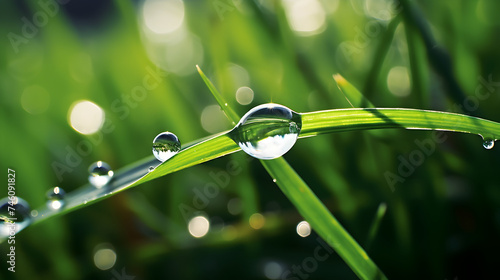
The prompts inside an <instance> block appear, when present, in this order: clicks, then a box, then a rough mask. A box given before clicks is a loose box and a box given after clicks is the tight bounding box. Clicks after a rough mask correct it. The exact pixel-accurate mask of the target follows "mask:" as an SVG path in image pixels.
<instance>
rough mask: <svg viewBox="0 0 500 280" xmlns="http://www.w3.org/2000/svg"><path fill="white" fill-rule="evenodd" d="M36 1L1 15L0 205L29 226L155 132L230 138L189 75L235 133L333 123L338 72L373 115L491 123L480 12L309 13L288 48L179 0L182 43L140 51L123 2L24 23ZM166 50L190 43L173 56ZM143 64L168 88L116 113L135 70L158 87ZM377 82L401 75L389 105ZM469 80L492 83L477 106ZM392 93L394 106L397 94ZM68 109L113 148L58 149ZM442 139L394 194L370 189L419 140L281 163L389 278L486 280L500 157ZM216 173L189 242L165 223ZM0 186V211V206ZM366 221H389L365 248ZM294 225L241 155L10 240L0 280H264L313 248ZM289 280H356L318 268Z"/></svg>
mask: <svg viewBox="0 0 500 280" xmlns="http://www.w3.org/2000/svg"><path fill="white" fill-rule="evenodd" d="M49 2H50V1H40V2H39V1H2V3H1V4H0V35H1V38H2V40H0V96H1V99H0V104H1V110H0V124H1V126H0V127H1V128H2V133H1V134H2V137H1V139H2V140H1V141H2V142H1V143H2V145H1V146H2V147H1V150H0V151H1V152H0V163H1V164H0V165H1V167H2V172H4V174H5V175H4V177H3V178H5V181H7V175H6V173H7V168H13V169H15V170H16V174H17V178H16V179H17V181H16V192H17V195H19V196H20V197H22V198H23V199H25V200H26V201H27V202H28V203H29V204H30V205H31V207H32V209H36V208H38V207H41V206H42V205H44V204H45V192H46V191H47V190H48V189H49V188H51V187H54V186H60V187H62V188H64V189H65V190H66V192H71V191H73V190H75V189H77V188H79V186H82V185H84V184H85V183H86V181H87V176H88V173H87V167H88V166H89V165H90V164H91V163H92V162H95V161H97V160H104V161H106V162H108V163H109V164H110V165H111V166H112V167H114V168H117V169H118V168H120V167H123V166H125V165H127V164H130V163H133V162H135V161H138V160H140V159H142V158H144V157H146V156H149V155H150V154H151V141H152V139H153V138H154V137H155V136H156V134H158V133H159V132H162V131H166V130H168V131H172V132H174V133H175V134H176V135H177V136H178V137H179V138H180V140H181V141H182V142H183V143H188V142H190V141H193V140H196V139H199V138H202V137H205V136H208V135H210V134H212V133H214V132H218V131H223V130H226V129H229V128H231V126H230V122H229V121H228V120H227V119H225V117H223V114H218V115H217V114H215V116H213V119H210V120H209V122H210V123H212V125H215V128H212V129H215V130H218V131H211V132H209V131H207V130H205V129H204V127H203V126H202V124H201V117H202V112H203V111H204V109H205V108H206V107H207V106H210V105H216V101H215V99H214V98H213V97H212V96H211V94H210V92H209V90H208V89H207V87H206V86H205V85H204V83H203V81H202V79H201V78H200V76H199V75H198V74H197V73H196V69H195V65H196V64H199V65H200V67H201V68H202V69H203V70H204V72H205V73H206V74H207V76H208V77H209V78H210V79H211V80H212V81H213V82H214V84H215V85H216V86H217V88H218V89H219V90H220V91H221V92H222V93H223V94H224V95H225V97H226V99H227V100H229V105H230V106H231V107H232V108H234V110H235V111H236V112H237V113H238V114H239V115H243V114H244V113H245V112H246V111H248V110H249V109H250V108H252V107H253V106H256V105H258V104H262V103H267V102H271V101H272V102H276V103H280V104H283V105H285V106H287V107H289V108H292V109H293V110H295V111H297V112H308V111H316V110H323V109H332V108H347V107H349V106H350V105H349V103H348V102H347V101H346V100H345V98H344V96H343V95H342V93H341V92H340V91H339V90H338V88H337V87H336V84H335V82H334V80H333V79H332V74H335V73H340V74H341V75H342V76H343V77H345V78H346V79H347V80H348V81H350V82H351V83H352V84H353V85H355V86H356V87H357V88H358V89H360V90H361V91H362V92H363V93H364V94H365V96H367V97H368V98H370V100H371V101H372V102H373V103H374V104H375V105H376V106H377V107H405V108H419V109H433V110H442V111H452V112H462V113H466V114H470V115H473V116H478V117H483V118H487V119H490V120H493V121H500V111H499V109H498V108H499V106H498V105H499V104H500V96H499V92H500V84H498V83H497V81H498V82H500V69H499V67H498V63H499V62H500V60H499V55H498V45H499V43H500V42H499V40H500V20H499V19H498V16H497V11H498V10H499V9H500V3H498V1H494V0H480V1H466V0H462V1H451V0H448V1H428V0H427V1H413V2H411V3H414V4H415V5H414V6H407V4H408V1H401V3H399V2H392V1H374V0H364V1H363V0H359V1H354V0H352V1H320V2H316V1H310V2H311V3H308V4H307V5H306V6H304V7H309V6H310V5H314V3H320V5H321V7H322V9H323V11H324V12H325V21H324V23H323V28H322V29H321V30H320V32H319V33H318V34H315V35H311V36H303V35H302V34H299V33H297V32H295V31H294V30H293V28H291V26H292V25H291V24H289V22H290V20H291V13H290V12H289V11H288V12H287V10H286V9H284V8H283V5H282V2H280V1H234V2H231V1H225V0H224V1H223V0H214V1H212V0H210V1H192V0H191V1H189V0H186V1H184V2H183V6H184V11H185V13H184V14H185V16H184V21H183V25H182V29H183V30H184V31H185V32H184V33H183V35H182V36H186V37H187V38H188V39H185V38H186V37H182V36H180V39H179V37H175V36H174V37H168V38H166V39H164V41H162V42H160V43H158V42H156V43H152V41H151V40H150V39H148V38H150V37H148V35H147V34H148V32H147V31H145V27H144V14H143V12H142V11H143V8H142V7H143V2H141V1H126V0H116V1H82V0H71V1H61V3H62V4H57V7H58V11H57V12H55V13H54V14H53V15H50V14H48V13H47V10H45V9H44V8H43V7H42V6H41V4H40V3H49ZM66 2H67V3H66ZM289 2H290V1H283V3H289ZM313 2H314V3H313ZM52 3H54V2H52ZM285 6H286V5H285ZM388 13H389V14H390V15H392V17H386V15H387V14H388ZM41 14H45V15H46V21H45V24H41V25H40V26H38V27H37V28H36V29H37V31H36V32H34V34H33V36H31V35H30V36H28V37H26V36H25V37H24V40H25V41H23V43H19V44H14V45H13V44H12V43H11V38H12V37H9V36H12V35H9V34H10V33H15V34H17V35H19V36H24V35H22V34H23V30H22V28H23V26H24V25H25V24H26V23H25V19H26V20H28V21H30V22H31V23H33V22H34V20H35V21H36V20H38V21H44V19H43V18H37V17H36V15H39V16H40V15H41ZM380 15H382V19H380V18H377V17H380ZM422 28H423V29H422ZM422 30H423V32H422ZM176 40H180V41H176ZM183 40H187V41H186V42H188V43H186V45H182V44H180V43H178V42H184V41H183ZM443 57H449V61H450V62H451V63H450V64H447V63H446V61H447V60H446V59H443ZM155 63H156V64H158V65H159V66H161V67H165V65H167V66H166V68H165V71H166V73H168V75H166V77H162V78H161V79H160V80H159V81H160V82H159V83H158V86H157V87H155V88H154V89H152V90H149V91H147V94H146V96H145V97H144V99H143V100H137V99H134V97H133V96H132V94H133V89H134V88H135V87H136V86H138V85H142V84H143V79H144V77H145V76H147V75H148V74H149V73H150V72H149V70H148V69H153V71H157V70H156V69H157V67H158V66H157V65H156V64H155ZM234 65H239V67H241V68H243V69H244V70H243V72H244V73H245V71H246V73H247V75H248V79H246V78H245V75H243V78H242V76H241V74H238V73H241V68H237V69H240V72H236V74H235V72H234V69H235V66H234ZM394 67H403V68H404V69H406V70H407V72H408V73H409V76H408V78H409V80H410V87H409V88H408V89H407V92H406V93H407V95H405V96H399V95H394V94H393V93H391V91H390V90H389V87H388V82H387V77H388V74H389V72H390V71H391V69H394ZM397 69H402V68H397ZM162 73H163V72H162ZM481 80H486V81H488V80H491V81H494V83H493V84H492V87H491V91H486V88H485V87H484V86H483V83H482V82H481ZM396 81H397V82H399V83H397V84H399V85H402V86H403V89H404V85H405V83H404V75H403V77H402V78H398V79H397V80H396ZM393 82H394V81H393ZM241 86H248V87H250V88H252V90H253V91H254V99H253V101H252V102H251V103H250V104H248V105H241V104H239V103H238V102H237V101H236V98H235V93H236V91H237V89H238V88H239V87H241ZM33 92H34V93H33ZM406 93H404V90H403V94H406ZM77 100H90V101H92V102H94V103H96V104H97V105H99V106H100V107H101V108H102V109H103V110H104V111H105V114H106V119H107V121H108V122H109V123H108V124H110V125H111V126H112V129H110V130H111V131H110V132H109V133H103V132H102V131H101V132H100V133H98V134H94V135H82V134H80V133H78V132H76V131H75V130H74V129H73V128H72V127H71V126H70V124H69V123H68V115H69V110H70V107H71V105H72V104H73V103H74V102H75V101H77ZM127 100H128V101H127ZM127 102H128V103H127ZM23 104H24V106H23ZM460 108H462V109H461V110H460ZM101 136H102V139H101V138H100V137H101ZM446 136H447V138H446V141H444V142H443V143H437V144H436V149H435V151H434V152H432V153H430V154H429V155H425V156H424V158H423V160H422V161H421V164H419V165H417V166H415V167H414V171H413V172H411V174H410V175H409V176H403V179H404V182H397V183H396V184H395V185H394V186H393V187H391V184H389V183H388V181H387V180H386V177H385V176H384V174H387V173H386V172H391V173H393V174H398V167H399V165H400V164H401V162H402V160H401V159H402V158H403V159H404V160H409V157H410V156H411V155H412V154H413V155H415V153H417V152H416V151H422V150H421V148H419V146H418V145H417V144H416V142H415V141H416V140H418V141H426V140H429V139H432V132H429V131H412V130H388V131H383V133H382V134H376V135H373V134H370V133H367V132H346V133H339V134H335V135H321V136H319V137H313V138H307V139H301V140H299V141H298V142H297V144H296V145H295V146H294V148H293V149H292V150H291V151H290V152H289V153H287V154H286V155H285V158H286V159H287V160H288V161H289V162H290V164H291V165H292V166H293V167H294V168H295V170H297V172H298V173H299V174H300V175H301V176H302V178H303V179H304V180H305V181H306V182H307V183H308V185H309V186H310V187H311V188H312V189H313V191H314V192H316V194H317V195H318V196H319V197H320V199H321V200H322V201H323V202H324V203H325V205H326V206H327V207H328V208H329V209H330V211H332V213H333V214H334V215H335V216H336V217H337V218H338V219H339V220H340V222H341V223H342V224H343V225H344V227H345V228H346V229H347V230H348V232H349V233H350V234H351V235H352V236H353V237H354V238H355V239H356V240H357V241H358V242H359V243H360V244H361V245H362V246H363V247H364V248H365V249H366V250H367V253H368V254H369V255H370V257H371V258H372V260H373V261H374V262H375V263H376V264H377V265H378V266H379V267H380V268H381V270H382V271H384V273H385V274H386V275H387V276H388V277H389V278H390V279H402V278H404V279H422V278H425V279H455V278H456V277H457V278H458V279H484V278H488V279H491V278H495V277H496V275H497V266H498V263H499V262H500V257H499V256H498V253H496V252H497V251H499V250H500V241H499V239H498V236H499V234H500V184H499V181H498V173H497V172H498V167H499V166H500V157H499V156H500V149H499V148H498V147H496V148H493V149H492V150H486V149H484V148H483V147H482V145H481V142H482V141H481V138H480V137H478V136H476V135H465V134H453V133H447V134H446ZM96 139H98V140H96ZM85 141H90V142H92V141H94V142H93V143H96V144H92V145H91V151H89V152H88V154H86V155H81V162H79V163H78V164H77V165H76V166H74V167H72V166H70V167H69V168H70V169H71V170H70V171H67V172H66V173H64V174H62V180H60V178H59V176H58V175H57V172H56V171H55V170H54V168H53V164H54V162H59V163H61V164H64V163H65V161H66V157H67V155H68V149H69V150H74V151H76V150H77V149H78V147H80V146H81V145H83V144H82V143H84V142H85ZM85 143H87V142H85ZM234 162H236V163H237V164H238V165H239V166H241V168H242V172H241V173H239V174H238V175H236V176H230V181H229V184H228V186H227V187H225V188H221V191H220V193H219V194H218V195H217V196H216V197H214V198H212V199H209V203H208V206H207V207H204V208H203V209H201V210H202V214H203V215H205V216H206V217H208V218H209V219H210V220H211V225H212V227H211V230H210V232H209V233H208V235H206V236H205V237H203V238H201V239H195V238H193V237H192V236H190V235H189V233H188V230H187V221H186V219H185V218H184V217H183V215H182V213H181V211H180V210H179V206H180V205H193V198H194V197H195V194H196V193H197V191H196V190H199V191H203V189H204V187H206V186H207V184H213V183H216V181H215V179H214V178H213V176H210V174H211V173H213V172H215V173H218V172H227V168H228V164H233V163H234ZM400 175H401V174H400ZM4 186H5V187H4V188H1V189H0V190H4V194H2V193H0V197H3V196H6V195H7V182H5V184H4ZM235 198H236V199H238V200H237V201H240V202H241V207H242V211H241V213H239V214H237V215H232V214H230V213H229V212H228V208H227V205H228V202H229V201H231V200H232V199H235ZM233 201H234V200H233ZM380 203H386V204H387V213H386V215H385V217H384V218H383V219H382V221H381V224H380V228H379V231H378V233H377V235H376V237H375V239H373V240H371V242H368V241H367V235H368V232H369V229H370V226H371V224H372V221H373V217H374V215H375V213H376V211H377V208H378V206H379V205H380ZM257 212H258V213H262V214H263V215H264V217H265V219H266V223H265V225H264V227H263V228H262V229H259V230H255V229H252V228H251V227H250V226H249V218H250V216H251V215H252V214H254V213H257ZM301 220H302V219H301V217H300V215H299V214H298V213H297V211H296V210H295V209H294V207H293V206H292V205H291V203H290V202H288V201H287V200H286V198H285V197H284V195H283V194H282V193H281V192H280V190H279V189H278V187H277V186H276V185H275V184H274V183H273V182H272V179H271V177H269V175H268V174H267V173H266V171H265V170H264V169H263V167H262V166H261V165H260V164H259V162H258V161H257V160H252V159H251V158H249V157H248V156H247V155H245V154H243V153H242V152H240V153H237V154H235V155H231V156H227V157H224V158H220V159H217V160H213V161H211V162H208V163H204V164H201V165H198V166H195V167H191V168H189V169H186V170H182V171H180V172H177V173H174V174H170V175H168V176H165V177H162V178H160V179H156V180H154V181H151V182H148V183H146V184H143V185H140V186H138V187H136V188H134V189H131V190H127V191H125V192H123V193H120V194H118V195H116V196H112V197H109V198H107V199H105V200H103V201H100V202H98V203H96V204H93V205H91V206H89V207H84V208H81V209H78V210H77V211H74V212H72V213H69V214H67V215H64V216H60V217H56V218H53V219H50V220H47V221H45V222H43V223H40V224H37V225H34V226H32V227H28V228H26V229H25V230H24V231H22V232H21V233H19V235H17V236H16V272H15V273H11V272H9V271H7V267H8V266H7V265H6V262H5V260H6V254H7V253H8V245H7V244H5V243H4V244H1V245H0V253H1V254H0V260H2V265H1V266H0V267H1V268H2V269H1V271H0V278H1V279H112V278H115V279H116V278H117V276H116V275H115V274H114V273H113V271H115V272H118V274H120V273H121V272H122V269H125V271H126V273H127V274H128V275H132V276H135V279H205V278H213V279H247V278H248V279H266V275H265V267H266V265H268V264H269V263H271V262H274V263H277V264H279V266H280V267H281V269H282V271H283V272H284V271H286V270H292V267H293V266H294V265H301V264H302V263H303V261H304V260H306V259H307V258H310V257H313V256H314V250H315V248H316V247H317V246H319V245H320V244H321V243H319V242H318V240H317V235H316V234H315V233H314V232H313V233H312V234H311V236H309V237H307V238H301V237H299V236H298V235H297V233H296V231H295V227H296V225H297V223H298V222H300V221H301ZM103 243H104V244H108V245H106V246H108V247H109V246H111V247H112V248H113V250H114V251H115V252H116V255H117V261H116V264H115V265H114V267H113V268H112V269H109V270H104V271H103V270H99V269H98V268H97V267H96V266H95V264H94V260H93V257H94V254H95V251H96V249H97V248H98V247H99V246H102V244H103ZM367 243H370V246H369V247H368V246H367V245H368V244H367ZM307 274H308V275H309V277H310V278H311V279H327V278H328V279H333V278H336V279H353V278H356V276H355V274H354V273H353V272H352V271H351V270H350V269H349V267H348V266H347V265H346V264H345V263H344V262H343V261H342V260H341V259H340V258H339V257H338V256H337V255H336V254H335V253H334V254H332V255H330V256H329V257H328V259H326V260H325V261H319V262H318V267H317V268H316V269H314V270H313V271H312V272H310V273H307ZM291 277H292V275H291V276H290V278H289V279H293V278H291ZM295 277H298V276H297V275H295ZM279 279H281V276H280V277H279Z"/></svg>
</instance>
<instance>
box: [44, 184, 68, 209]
mask: <svg viewBox="0 0 500 280" xmlns="http://www.w3.org/2000/svg"><path fill="white" fill-rule="evenodd" d="M65 195H66V192H65V191H64V190H63V189H61V188H60V187H55V188H52V189H50V190H48V191H47V199H48V201H47V206H48V207H49V208H52V209H54V210H58V209H60V208H62V207H63V206H64V196H65Z"/></svg>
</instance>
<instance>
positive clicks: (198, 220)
mask: <svg viewBox="0 0 500 280" xmlns="http://www.w3.org/2000/svg"><path fill="white" fill-rule="evenodd" d="M209 229H210V222H209V221H208V220H207V218H205V217H203V216H196V217H194V218H192V219H191V220H190V221H189V224H188V230H189V233H190V234H191V235H192V236H194V237H196V238H200V237H203V236H205V235H206V234H207V233H208V230H209Z"/></svg>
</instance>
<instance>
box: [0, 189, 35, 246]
mask: <svg viewBox="0 0 500 280" xmlns="http://www.w3.org/2000/svg"><path fill="white" fill-rule="evenodd" d="M11 198H12V199H11ZM30 213H31V210H30V206H29V204H28V202H26V201H24V200H23V199H22V198H19V197H17V196H9V197H4V198H3V199H2V200H0V239H3V238H6V237H7V236H10V235H14V234H16V233H18V232H19V231H21V230H22V229H23V228H25V227H26V226H28V225H29V224H30V223H31V216H30Z"/></svg>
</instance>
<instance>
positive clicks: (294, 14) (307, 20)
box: [283, 0, 326, 36]
mask: <svg viewBox="0 0 500 280" xmlns="http://www.w3.org/2000/svg"><path fill="white" fill-rule="evenodd" d="M283 5H284V7H285V11H286V15H287V19H288V23H289V24H290V28H291V29H292V30H293V31H295V32H297V34H299V35H302V36H311V35H314V34H318V33H321V32H323V31H324V30H325V22H326V13H325V10H324V9H323V7H322V6H321V3H320V2H318V1H317V0H284V1H283Z"/></svg>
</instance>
